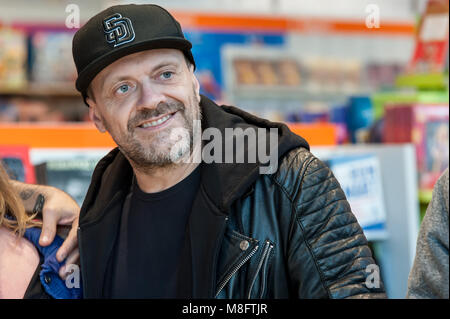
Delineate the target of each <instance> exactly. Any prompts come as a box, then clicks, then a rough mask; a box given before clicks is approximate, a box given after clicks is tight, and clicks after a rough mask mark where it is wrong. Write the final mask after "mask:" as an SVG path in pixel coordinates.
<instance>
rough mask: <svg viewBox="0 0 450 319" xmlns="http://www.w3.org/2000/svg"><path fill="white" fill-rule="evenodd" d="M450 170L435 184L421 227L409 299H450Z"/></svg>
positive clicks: (410, 280)
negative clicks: (449, 288)
mask: <svg viewBox="0 0 450 319" xmlns="http://www.w3.org/2000/svg"><path fill="white" fill-rule="evenodd" d="M448 246H449V245H448V169H447V170H446V171H445V172H444V173H443V174H442V176H441V177H440V178H439V180H438V182H437V183H436V185H435V187H434V190H433V196H432V200H431V202H430V204H429V205H428V208H427V212H426V213H425V217H424V218H423V221H422V225H421V226H420V231H419V238H418V239H417V248H416V257H415V259H414V264H413V268H412V269H411V272H410V274H409V279H408V291H407V295H406V298H412V299H417V298H448V297H449V294H448V284H449V279H448V278H449V267H448V260H449V259H448Z"/></svg>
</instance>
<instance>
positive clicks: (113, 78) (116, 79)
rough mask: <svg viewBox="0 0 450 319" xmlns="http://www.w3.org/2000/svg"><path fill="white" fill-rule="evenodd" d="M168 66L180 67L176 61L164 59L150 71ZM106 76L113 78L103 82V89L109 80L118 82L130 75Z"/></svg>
mask: <svg viewBox="0 0 450 319" xmlns="http://www.w3.org/2000/svg"><path fill="white" fill-rule="evenodd" d="M166 66H175V67H177V68H178V67H179V64H178V63H177V62H176V61H164V62H161V63H159V64H157V65H156V66H155V67H153V68H152V70H151V71H150V72H149V73H153V72H155V71H157V70H159V69H162V68H164V67H166ZM106 78H108V79H111V80H109V81H103V83H102V87H101V90H102V91H103V89H104V87H105V84H106V83H107V82H110V83H116V82H120V81H123V80H127V79H128V78H129V77H128V76H126V75H122V76H118V77H112V78H111V77H109V76H106Z"/></svg>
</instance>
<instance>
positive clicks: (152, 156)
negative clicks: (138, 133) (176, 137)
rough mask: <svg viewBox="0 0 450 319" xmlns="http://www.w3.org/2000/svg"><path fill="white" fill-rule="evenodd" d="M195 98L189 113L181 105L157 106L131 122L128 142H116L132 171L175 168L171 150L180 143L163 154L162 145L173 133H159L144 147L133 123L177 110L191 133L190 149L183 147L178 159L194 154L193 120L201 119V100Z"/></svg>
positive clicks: (135, 117)
mask: <svg viewBox="0 0 450 319" xmlns="http://www.w3.org/2000/svg"><path fill="white" fill-rule="evenodd" d="M193 96H194V97H193V99H192V101H191V106H190V107H191V108H190V109H189V110H187V109H186V107H185V106H184V105H181V103H169V104H164V105H162V106H161V107H159V106H158V108H156V109H155V110H150V111H143V112H141V113H139V114H137V115H136V116H134V117H133V118H132V119H130V121H129V123H128V132H129V133H130V134H128V135H127V139H126V141H125V143H120V144H119V143H117V142H116V143H117V145H118V146H119V149H120V151H121V152H122V153H123V154H124V155H125V157H126V158H127V159H128V160H129V161H130V163H131V165H132V166H133V168H135V169H136V170H138V171H141V172H143V173H150V172H151V171H153V170H155V169H161V168H164V169H169V168H170V167H172V166H174V165H176V163H175V162H174V160H173V156H172V157H171V154H170V149H171V147H173V144H175V143H176V142H177V141H174V142H173V144H172V145H170V147H168V150H167V151H166V150H163V151H161V143H170V142H171V141H170V140H169V136H170V132H167V131H163V132H161V133H158V134H157V135H155V136H154V137H153V140H154V142H153V143H150V144H147V145H143V144H141V143H140V142H139V141H138V140H136V139H135V138H134V128H135V127H136V125H135V124H134V123H137V122H140V121H143V120H145V119H147V118H151V117H155V116H159V115H161V114H165V113H167V112H171V111H175V110H178V113H179V114H180V115H182V117H183V119H184V123H183V126H182V127H183V128H184V129H186V130H187V132H189V148H187V147H184V148H181V149H178V150H177V152H178V153H179V154H177V157H178V158H183V157H185V156H190V155H191V154H192V151H193V147H194V145H193V138H194V134H193V133H194V132H193V123H194V120H200V118H201V114H200V105H199V102H200V101H198V99H197V98H196V95H195V94H194V95H193ZM160 134H164V135H166V136H164V137H165V138H160ZM188 151H189V153H188Z"/></svg>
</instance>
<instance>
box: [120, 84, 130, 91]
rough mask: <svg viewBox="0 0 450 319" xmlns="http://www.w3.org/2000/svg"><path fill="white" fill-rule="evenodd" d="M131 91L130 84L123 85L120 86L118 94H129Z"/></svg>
mask: <svg viewBox="0 0 450 319" xmlns="http://www.w3.org/2000/svg"><path fill="white" fill-rule="evenodd" d="M129 89H130V86H129V85H128V84H123V85H121V86H119V88H118V89H117V92H118V93H127V92H128V90H129Z"/></svg>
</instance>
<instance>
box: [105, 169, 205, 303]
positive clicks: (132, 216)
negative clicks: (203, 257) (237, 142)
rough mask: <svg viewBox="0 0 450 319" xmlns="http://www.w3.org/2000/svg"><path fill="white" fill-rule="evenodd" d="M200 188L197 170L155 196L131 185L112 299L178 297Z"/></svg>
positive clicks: (121, 229)
mask: <svg viewBox="0 0 450 319" xmlns="http://www.w3.org/2000/svg"><path fill="white" fill-rule="evenodd" d="M199 185H200V166H199V167H197V168H196V169H195V170H194V171H193V172H192V173H191V174H190V175H189V176H188V177H186V178H185V179H184V180H182V181H181V182H179V183H178V184H176V185H174V186H172V187H171V188H169V189H166V190H164V191H161V192H159V193H150V194H149V193H144V192H143V191H142V190H141V189H139V186H138V185H137V183H136V182H134V183H133V186H132V192H131V194H130V195H128V196H129V198H128V200H127V201H126V203H125V205H124V211H123V213H122V218H121V225H120V233H119V240H118V242H117V245H116V254H115V258H114V266H113V269H114V270H113V277H112V287H111V288H112V289H111V297H112V298H176V297H177V296H176V291H177V285H176V282H177V280H176V279H177V277H176V274H177V271H178V270H179V267H183V264H182V263H181V261H180V256H181V253H182V249H183V246H184V244H185V239H186V227H187V222H188V218H189V215H190V212H191V209H192V204H193V201H194V198H195V195H196V193H197V190H198V187H199ZM127 203H128V204H127Z"/></svg>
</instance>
